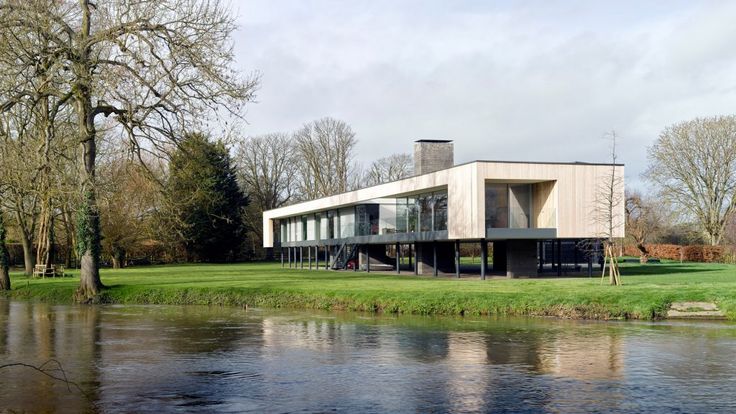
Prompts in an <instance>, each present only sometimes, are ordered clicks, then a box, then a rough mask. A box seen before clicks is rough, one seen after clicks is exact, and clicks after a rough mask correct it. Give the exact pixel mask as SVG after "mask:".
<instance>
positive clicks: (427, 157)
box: [414, 139, 455, 175]
mask: <svg viewBox="0 0 736 414" xmlns="http://www.w3.org/2000/svg"><path fill="white" fill-rule="evenodd" d="M454 165H455V151H454V149H453V144H452V141H451V140H442V139H420V140H418V141H415V142H414V175H422V174H427V173H431V172H435V171H439V170H444V169H447V168H450V167H452V166H454Z"/></svg>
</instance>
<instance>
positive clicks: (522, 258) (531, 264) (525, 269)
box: [506, 240, 537, 278]
mask: <svg viewBox="0 0 736 414" xmlns="http://www.w3.org/2000/svg"><path fill="white" fill-rule="evenodd" d="M506 243H507V244H506V277H508V278H516V277H520V276H524V277H534V276H536V275H537V242H536V241H534V240H509V241H507V242H506Z"/></svg>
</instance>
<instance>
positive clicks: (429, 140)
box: [414, 139, 452, 144]
mask: <svg viewBox="0 0 736 414" xmlns="http://www.w3.org/2000/svg"><path fill="white" fill-rule="evenodd" d="M414 142H430V143H436V144H447V143H450V142H452V140H451V139H418V140H416V141H414Z"/></svg>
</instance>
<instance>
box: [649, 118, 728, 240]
mask: <svg viewBox="0 0 736 414" xmlns="http://www.w3.org/2000/svg"><path fill="white" fill-rule="evenodd" d="M648 156H649V168H648V169H647V171H646V173H645V177H646V178H648V179H649V181H650V182H651V183H652V184H654V186H655V187H656V188H657V189H658V193H659V195H660V197H661V198H662V199H663V200H665V201H667V202H669V203H670V204H672V205H673V207H675V208H677V209H678V210H680V211H681V212H683V213H685V214H687V215H689V216H691V217H692V218H693V219H695V220H697V222H698V223H699V224H700V226H701V229H702V231H703V234H704V236H705V239H706V240H707V241H708V242H709V243H710V244H712V245H717V244H719V243H721V240H722V239H723V235H724V232H725V229H726V226H727V224H728V220H729V218H730V217H731V216H732V215H733V213H734V209H735V208H736V116H733V115H731V116H716V117H711V118H696V119H693V120H691V121H686V122H681V123H678V124H674V125H671V126H668V127H667V128H665V129H664V131H662V133H661V134H660V135H659V138H658V139H657V141H656V142H655V143H654V145H652V146H651V147H650V148H649V154H648Z"/></svg>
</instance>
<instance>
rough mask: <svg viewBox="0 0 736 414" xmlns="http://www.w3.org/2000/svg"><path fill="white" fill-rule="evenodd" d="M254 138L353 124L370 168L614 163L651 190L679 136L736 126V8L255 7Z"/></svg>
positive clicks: (250, 20) (250, 35)
mask: <svg viewBox="0 0 736 414" xmlns="http://www.w3.org/2000/svg"><path fill="white" fill-rule="evenodd" d="M239 11H240V14H241V26H242V27H241V30H240V32H239V33H238V35H237V38H236V53H237V56H238V60H239V63H240V65H241V66H242V67H243V68H245V69H246V70H253V69H257V70H260V71H261V72H262V74H263V83H262V87H261V90H260V92H259V97H258V100H259V103H258V104H255V105H252V106H251V107H250V109H249V112H248V121H249V123H250V126H249V127H248V129H247V133H249V134H259V133H265V132H270V131H277V130H279V131H288V130H293V129H296V128H297V127H299V126H300V125H301V124H302V123H304V122H307V121H309V120H312V119H316V118H320V117H322V116H334V117H337V118H340V119H343V120H345V121H347V122H348V123H350V124H351V125H352V126H353V128H354V129H355V131H356V132H357V134H358V138H359V139H360V146H359V150H360V154H359V157H358V158H359V159H360V160H361V161H363V162H364V163H368V162H370V161H371V160H372V159H375V158H379V157H381V156H385V155H388V154H390V153H394V152H408V151H410V150H411V148H412V141H413V140H414V139H418V138H451V139H455V140H456V145H455V151H456V159H457V161H458V162H463V161H469V160H473V159H504V160H550V161H574V160H581V161H605V160H606V153H607V152H606V151H607V148H606V142H605V141H603V140H600V139H598V138H600V137H601V136H602V135H603V134H604V133H605V132H607V131H609V130H611V129H616V130H617V132H618V133H619V135H620V136H621V148H622V149H621V154H620V158H621V160H622V161H623V162H625V163H626V164H627V175H628V177H627V179H628V180H629V182H630V183H634V184H636V183H637V182H638V181H639V174H640V173H641V171H643V170H644V169H645V167H646V147H647V145H649V144H650V143H651V142H652V141H653V140H654V139H656V137H657V134H658V133H659V131H660V130H662V129H663V128H664V127H665V126H666V125H668V124H671V123H674V122H678V121H681V120H685V119H689V118H692V117H695V116H703V115H715V114H724V113H734V112H736V105H734V103H736V48H733V46H732V41H733V39H735V38H736V25H733V24H732V22H733V21H734V20H736V4H734V3H727V2H726V3H689V2H684V3H675V2H670V1H667V2H659V3H657V2H648V3H647V5H646V8H643V7H642V6H641V5H640V3H638V2H631V3H626V2H623V3H620V2H616V3H613V2H606V3H598V2H587V1H585V2H562V3H551V2H538V3H517V2H509V3H503V2H502V3H499V4H498V5H495V6H493V7H489V6H487V5H486V4H485V3H482V2H479V3H472V2H467V3H466V2H335V1H295V2H282V1H244V2H241V3H239Z"/></svg>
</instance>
